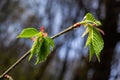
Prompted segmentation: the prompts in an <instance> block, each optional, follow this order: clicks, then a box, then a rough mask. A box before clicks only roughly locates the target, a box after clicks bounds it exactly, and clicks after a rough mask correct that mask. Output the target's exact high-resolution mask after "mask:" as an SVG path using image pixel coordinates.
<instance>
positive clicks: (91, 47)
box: [89, 44, 95, 61]
mask: <svg viewBox="0 0 120 80" xmlns="http://www.w3.org/2000/svg"><path fill="white" fill-rule="evenodd" d="M89 48H90V54H89V61H91V60H92V57H93V56H94V54H95V52H94V49H93V45H92V44H90V47H89Z"/></svg>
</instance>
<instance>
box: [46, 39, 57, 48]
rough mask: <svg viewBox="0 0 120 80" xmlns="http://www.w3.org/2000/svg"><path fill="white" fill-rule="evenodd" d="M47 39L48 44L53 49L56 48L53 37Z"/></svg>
mask: <svg viewBox="0 0 120 80" xmlns="http://www.w3.org/2000/svg"><path fill="white" fill-rule="evenodd" d="M46 40H47V42H48V44H49V45H50V46H51V47H52V50H53V49H54V45H55V43H54V41H53V39H51V38H49V37H46Z"/></svg>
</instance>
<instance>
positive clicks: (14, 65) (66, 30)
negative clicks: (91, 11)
mask: <svg viewBox="0 0 120 80" xmlns="http://www.w3.org/2000/svg"><path fill="white" fill-rule="evenodd" d="M80 25H81V23H80V22H78V23H75V24H74V25H72V26H70V27H68V28H67V29H65V30H63V31H61V32H59V33H58V34H56V35H54V36H52V37H51V38H52V39H54V38H57V37H58V36H60V35H62V34H64V33H66V32H69V31H71V30H73V29H74V28H78V27H80ZM30 51H31V49H30V50H28V51H27V52H26V53H25V54H24V55H23V56H22V57H20V58H19V59H18V60H17V61H16V62H15V63H14V64H13V65H11V66H10V67H9V68H8V69H7V70H6V71H5V72H3V74H1V75H0V79H2V78H4V76H5V75H6V74H7V73H9V72H10V71H11V70H12V69H14V68H15V67H16V66H17V65H18V64H19V63H20V62H21V61H22V60H24V59H25V58H26V57H27V56H28V55H29V54H30Z"/></svg>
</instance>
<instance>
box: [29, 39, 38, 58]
mask: <svg viewBox="0 0 120 80" xmlns="http://www.w3.org/2000/svg"><path fill="white" fill-rule="evenodd" d="M39 39H40V37H36V40H35V41H34V43H33V45H32V48H31V53H30V56H29V59H28V60H30V59H31V58H32V57H33V55H34V54H35V53H36V51H37V49H38V47H39V43H40V42H39Z"/></svg>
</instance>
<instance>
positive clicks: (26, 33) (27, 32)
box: [17, 28, 39, 38]
mask: <svg viewBox="0 0 120 80" xmlns="http://www.w3.org/2000/svg"><path fill="white" fill-rule="evenodd" d="M38 33H39V31H38V30H37V29H35V28H26V29H23V31H22V32H21V33H20V34H19V35H18V36H17V38H31V37H34V36H36V35H37V34H38Z"/></svg>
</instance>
